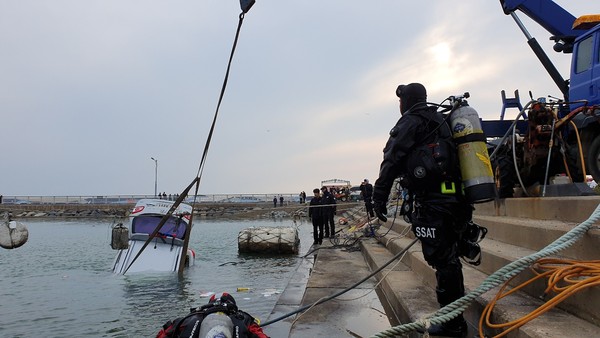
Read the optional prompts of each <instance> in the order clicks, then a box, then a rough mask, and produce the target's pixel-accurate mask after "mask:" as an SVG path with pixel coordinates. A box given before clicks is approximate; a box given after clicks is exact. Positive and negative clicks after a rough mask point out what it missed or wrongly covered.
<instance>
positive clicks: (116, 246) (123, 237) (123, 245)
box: [110, 223, 129, 250]
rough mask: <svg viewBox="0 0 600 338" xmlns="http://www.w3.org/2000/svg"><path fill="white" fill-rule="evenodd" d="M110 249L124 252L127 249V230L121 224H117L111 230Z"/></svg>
mask: <svg viewBox="0 0 600 338" xmlns="http://www.w3.org/2000/svg"><path fill="white" fill-rule="evenodd" d="M110 247H111V248H113V250H125V249H127V248H129V229H127V227H126V226H124V225H123V223H118V224H117V225H115V226H114V227H113V228H112V238H111V241H110Z"/></svg>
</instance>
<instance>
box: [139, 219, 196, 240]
mask: <svg viewBox="0 0 600 338" xmlns="http://www.w3.org/2000/svg"><path fill="white" fill-rule="evenodd" d="M161 219H162V217H161V216H137V217H135V218H134V219H133V223H132V224H131V232H132V233H134V234H140V233H141V234H151V233H152V232H153V231H154V229H156V226H157V225H158V224H159V223H160V220H161ZM159 233H160V234H161V235H169V236H173V234H175V236H173V237H176V238H179V239H183V236H184V235H185V222H184V221H183V220H181V219H179V218H178V217H169V219H168V220H167V221H166V222H165V224H163V226H162V227H161V228H160V230H159Z"/></svg>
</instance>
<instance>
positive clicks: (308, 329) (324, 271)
mask: <svg viewBox="0 0 600 338" xmlns="http://www.w3.org/2000/svg"><path fill="white" fill-rule="evenodd" d="M314 248H315V249H316V248H319V249H318V250H316V251H315V252H314V253H313V254H312V255H310V256H308V257H307V258H306V259H305V260H304V261H303V262H302V263H301V264H300V267H299V269H298V271H297V272H296V275H295V276H294V277H293V278H292V279H291V281H290V283H289V285H288V286H287V287H286V289H285V290H284V292H283V293H282V295H281V297H280V298H279V301H278V302H277V305H276V306H275V309H274V310H273V312H272V314H271V316H270V317H269V319H268V320H275V319H277V318H279V317H281V316H285V315H286V314H289V313H291V312H292V311H296V310H297V309H299V308H301V307H303V306H310V305H311V304H313V303H315V302H318V301H319V300H322V299H324V298H327V297H330V296H332V295H335V294H337V293H340V292H342V291H343V290H344V289H346V288H348V287H350V286H352V285H353V284H355V283H357V282H358V281H360V280H361V279H363V278H365V277H366V276H368V275H369V274H370V270H369V268H368V266H367V264H366V261H365V259H364V258H363V255H362V253H361V252H360V251H357V250H346V248H344V247H335V248H333V245H332V243H331V242H329V241H327V240H324V242H323V244H322V245H320V246H316V247H314ZM353 248H354V249H356V247H353ZM376 283H377V281H376V280H375V278H373V277H372V278H370V279H368V280H366V281H365V282H363V283H362V284H360V285H358V286H356V287H355V288H353V289H351V290H349V291H347V292H345V293H343V294H341V295H339V296H338V297H336V298H334V299H332V300H329V301H326V302H324V303H322V304H318V305H315V306H314V307H311V308H308V309H307V310H305V311H304V312H302V313H299V314H296V315H292V316H290V317H287V318H285V319H283V320H279V321H277V322H275V323H273V324H269V325H268V326H266V327H264V331H265V333H266V334H268V335H269V336H271V337H273V338H278V337H290V338H291V337H298V338H299V337H369V336H372V335H374V334H376V333H378V332H381V331H383V330H385V329H388V328H389V327H390V326H391V324H390V319H389V318H388V316H387V315H386V311H385V309H384V306H383V305H382V303H381V302H380V300H379V297H378V295H377V293H376V291H375V289H374V288H375V287H376Z"/></svg>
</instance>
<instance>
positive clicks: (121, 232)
mask: <svg viewBox="0 0 600 338" xmlns="http://www.w3.org/2000/svg"><path fill="white" fill-rule="evenodd" d="M174 203H175V202H172V201H166V200H159V199H142V200H140V201H138V203H137V204H136V205H135V207H134V208H133V211H132V212H131V214H130V215H129V218H130V222H129V227H128V228H126V227H124V226H122V225H121V226H117V227H114V228H113V239H112V247H113V249H118V250H119V251H118V253H117V257H116V258H115V261H114V264H113V272H114V273H120V274H124V273H125V272H146V271H163V272H175V271H180V269H182V268H183V267H187V266H191V265H193V264H194V258H195V253H194V251H193V250H191V249H188V242H189V238H190V233H191V229H192V225H191V224H190V216H191V214H192V207H191V206H190V205H188V204H184V203H181V204H180V205H178V206H177V209H175V211H173V213H172V214H171V215H170V216H169V217H168V219H166V221H165V222H164V224H163V225H162V226H161V227H160V228H159V229H157V227H158V226H159V225H160V222H161V220H162V219H163V217H164V216H165V215H167V213H168V211H169V210H170V209H171V207H172V206H173V204H174ZM119 238H121V240H119ZM123 238H127V240H123ZM119 243H121V244H119ZM182 260H183V261H182Z"/></svg>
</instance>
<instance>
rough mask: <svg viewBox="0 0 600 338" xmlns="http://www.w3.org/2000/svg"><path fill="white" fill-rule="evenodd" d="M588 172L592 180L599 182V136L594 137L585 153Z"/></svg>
mask: <svg viewBox="0 0 600 338" xmlns="http://www.w3.org/2000/svg"><path fill="white" fill-rule="evenodd" d="M587 167H588V170H589V172H588V174H590V175H592V177H594V181H596V182H600V136H598V137H596V138H594V141H592V144H590V148H589V149H588V153H587Z"/></svg>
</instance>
